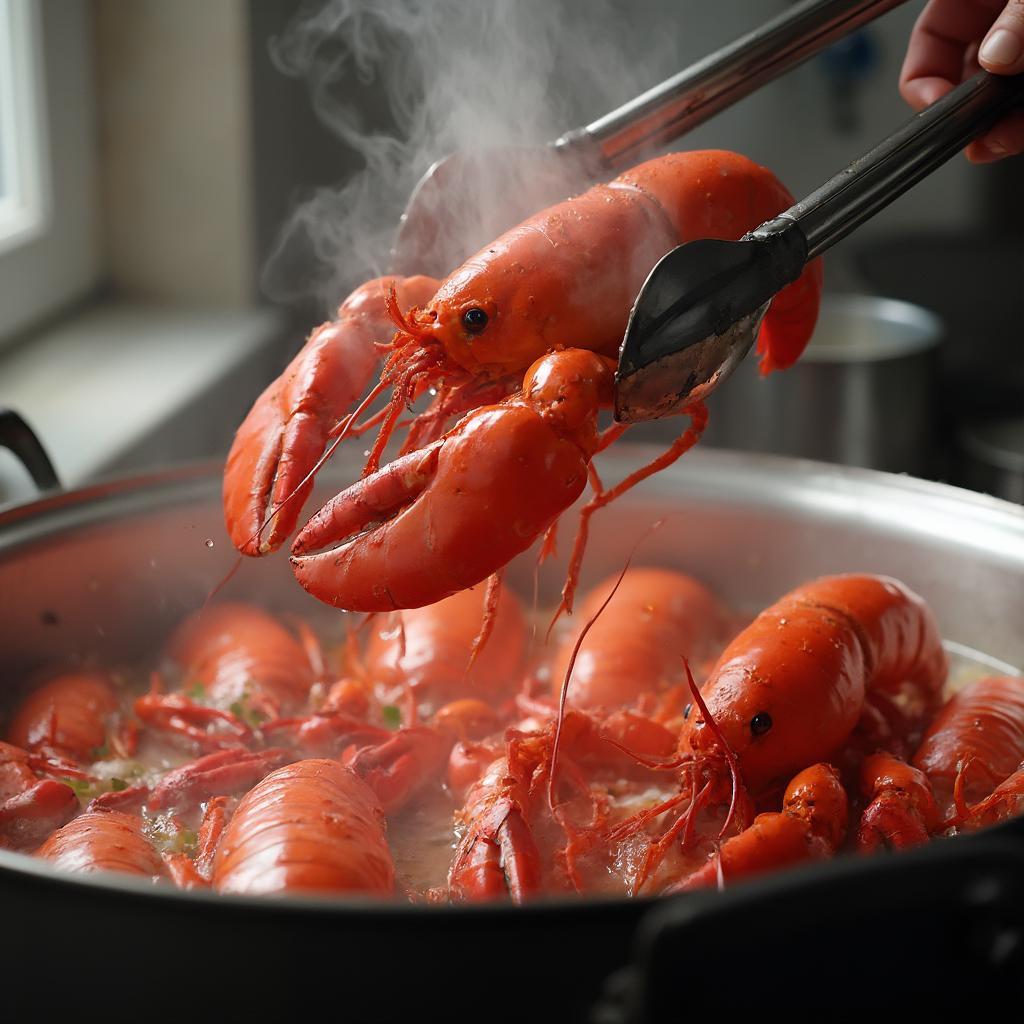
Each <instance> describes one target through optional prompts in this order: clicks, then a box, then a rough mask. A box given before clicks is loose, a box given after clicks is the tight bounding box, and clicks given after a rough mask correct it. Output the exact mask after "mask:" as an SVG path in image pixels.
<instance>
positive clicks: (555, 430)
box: [224, 150, 821, 611]
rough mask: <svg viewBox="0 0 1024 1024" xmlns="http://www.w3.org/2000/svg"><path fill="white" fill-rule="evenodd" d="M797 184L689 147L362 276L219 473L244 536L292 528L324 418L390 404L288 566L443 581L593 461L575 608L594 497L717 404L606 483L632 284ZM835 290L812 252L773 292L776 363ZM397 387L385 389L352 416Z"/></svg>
mask: <svg viewBox="0 0 1024 1024" xmlns="http://www.w3.org/2000/svg"><path fill="white" fill-rule="evenodd" d="M791 202H792V197H791V196H790V194H789V193H788V192H787V191H786V189H785V188H784V187H783V186H782V185H781V184H780V183H779V182H778V180H777V179H776V178H775V177H774V175H772V174H771V173H770V172H769V171H767V170H765V169H764V168H762V167H759V166H757V165H756V164H754V163H752V162H751V161H749V160H747V159H746V158H745V157H742V156H739V155H737V154H734V153H729V152H724V151H714V150H712V151H706V152H693V153H675V154H670V155H667V156H663V157H659V158H657V159H655V160H650V161H648V162H647V163H644V164H641V165H640V166H638V167H635V168H633V169H632V170H630V171H627V172H626V173H624V174H622V175H620V176H619V177H618V178H616V179H615V180H614V181H612V182H610V183H608V184H606V185H597V186H595V187H594V188H592V189H590V190H589V191H588V192H585V193H584V194H583V195H580V196H578V197H576V198H575V199H570V200H567V201H566V202H563V203H560V204H557V205H555V206H552V207H550V208H548V209H546V210H543V211H541V212H540V213H538V214H536V215H535V216H533V217H531V218H530V219H529V220H527V221H525V222H524V223H523V224H521V225H519V226H518V227H516V228H513V229H512V230H510V231H508V232H506V233H505V234H504V235H502V236H501V237H500V238H498V239H497V240H496V241H494V242H492V243H491V244H490V245H488V246H486V247H485V248H484V249H482V250H481V251H480V252H478V253H477V254H476V255H475V256H473V257H472V258H470V259H469V260H467V261H466V263H464V264H463V265H462V266H461V267H459V268H457V269H455V270H454V271H453V272H452V273H451V274H450V275H449V276H448V277H447V278H446V279H445V280H443V281H441V282H434V281H431V280H430V279H428V278H422V277H420V278H409V279H396V278H386V279H380V280H377V281H372V282H369V283H367V284H365V285H363V286H362V287H361V288H359V289H357V290H356V292H355V293H353V295H352V296H350V297H349V298H348V299H347V300H346V301H345V303H344V304H343V305H342V306H341V308H340V310H339V319H338V320H337V321H336V322H335V323H333V324H330V325H325V326H324V327H322V328H320V329H319V330H318V331H317V332H316V333H314V335H313V336H312V337H311V338H310V340H309V342H308V343H307V346H306V348H305V349H303V351H302V352H300V353H299V355H298V356H297V357H296V359H295V360H294V361H293V363H292V364H291V366H290V367H289V368H288V369H287V370H286V371H285V374H284V375H283V376H282V378H281V379H279V380H278V381H276V382H275V383H274V384H272V385H271V386H270V388H268V389H267V391H266V392H265V393H264V394H263V396H262V397H261V398H260V399H259V400H258V401H257V403H256V405H255V407H254V408H253V410H252V412H250V414H249V416H248V418H247V419H246V421H245V422H244V423H243V424H242V427H241V428H240V430H239V432H238V435H237V437H236V439H235V444H234V446H233V448H232V451H231V454H230V456H229V458H228V464H227V468H226V472H225V486H224V499H225V513H226V520H227V526H228V530H229V532H230V534H231V537H232V539H233V541H234V543H235V545H236V546H237V547H238V548H239V550H240V551H242V552H243V553H244V554H249V555H260V554H266V553H267V552H269V551H271V550H274V549H275V548H277V547H278V546H280V545H281V544H282V543H283V542H284V540H285V538H286V537H287V536H288V535H289V533H290V532H291V530H292V529H293V528H294V526H295V525H296V524H297V522H298V517H299V513H300V509H301V503H302V502H303V501H304V500H305V498H306V497H307V496H308V493H309V489H310V486H311V480H312V476H313V474H314V472H315V470H316V469H317V468H318V466H319V462H320V460H321V455H322V452H323V449H324V446H325V445H326V444H327V442H328V441H329V440H330V438H331V437H334V438H335V439H336V440H340V439H341V438H342V437H344V436H345V435H347V434H358V433H361V432H362V431H363V430H364V429H366V428H367V427H368V426H370V425H373V424H377V423H379V425H380V429H379V432H378V434H377V437H376V440H375V442H374V443H373V445H372V446H371V448H370V451H369V457H368V461H367V464H366V467H365V471H364V475H363V478H362V479H361V480H360V481H358V482H357V483H355V484H353V485H352V486H350V487H349V488H347V489H346V490H344V491H342V492H341V493H340V494H339V495H338V496H337V497H335V498H334V499H333V500H331V501H330V502H329V503H328V504H327V505H326V506H324V507H323V508H322V509H321V510H320V512H319V513H317V515H316V516H315V517H314V518H313V520H312V521H311V522H310V523H309V524H308V525H307V526H306V527H305V528H304V529H302V530H301V531H300V532H299V534H298V536H297V538H296V540H295V542H294V545H293V547H292V562H293V567H294V571H295V575H296V577H297V578H298V580H299V582H300V583H301V584H302V585H303V586H304V587H305V588H306V589H307V590H309V591H310V593H312V594H313V595H314V596H316V597H318V598H319V599H321V600H323V601H325V602H327V603H330V604H333V605H335V606H338V607H341V608H346V609H349V610H355V611H390V610H392V609H395V608H410V607H419V606H422V605H427V604H432V603H434V602H437V601H440V600H441V599H443V598H445V597H447V596H448V595H450V594H452V593H455V592H457V591H459V590H463V589H465V588H468V587H472V586H474V585H475V584H477V583H480V582H482V581H483V580H485V579H487V578H488V577H492V576H493V575H494V574H495V573H497V572H499V571H500V570H501V569H502V568H503V567H504V565H505V564H506V563H507V562H508V561H509V560H510V559H512V558H513V557H515V556H516V555H518V554H520V553H521V552H523V551H525V550H526V549H527V548H529V547H530V546H531V545H532V544H533V543H534V542H535V541H536V540H537V539H538V538H539V537H541V536H542V535H544V534H545V533H546V532H547V531H549V530H550V529H551V528H552V527H553V524H555V522H556V521H557V519H558V517H559V516H560V515H561V514H562V513H563V512H565V511H566V510H567V509H568V508H569V507H570V506H571V505H572V504H573V503H574V502H575V501H576V500H577V498H579V496H580V495H581V494H582V492H583V490H584V488H585V487H586V485H587V483H588V481H589V483H590V484H591V486H592V487H593V489H594V492H595V494H594V496H593V498H592V499H591V500H590V502H589V503H588V504H587V505H586V506H585V507H584V509H583V511H582V513H581V515H582V518H581V524H580V530H579V533H578V536H577V542H576V547H575V549H574V552H573V557H572V559H571V562H570V569H569V574H568V578H567V580H566V584H565V588H564V591H563V607H564V608H565V609H566V610H569V611H571V608H572V601H573V593H574V589H575V584H576V579H577V576H578V572H579V567H580V563H581V560H582V556H583V551H584V546H585V543H586V536H587V523H588V521H589V517H590V516H591V515H592V514H593V513H594V512H595V511H596V510H597V509H599V508H601V507H602V506H604V505H606V504H607V503H608V502H609V501H611V500H613V499H614V498H615V497H617V496H618V495H620V494H621V493H623V492H624V491H625V490H627V489H629V488H630V487H632V486H634V485H635V484H637V483H639V482H640V481H641V480H643V479H645V478H646V477H647V476H649V475H651V474H652V473H655V472H657V471H658V470H659V469H662V468H664V467H665V466H667V465H669V464H671V463H672V462H674V461H675V460H676V459H677V458H679V456H680V455H682V454H683V453H684V452H685V451H686V450H687V449H688V448H689V447H691V446H692V444H693V443H695V442H696V440H697V439H698V438H699V436H700V432H701V430H702V429H703V426H704V423H705V421H706V413H705V411H704V408H703V406H701V405H699V404H694V405H692V406H690V407H688V408H687V410H686V411H687V413H688V414H689V417H690V425H689V427H688V428H687V429H686V430H685V431H684V432H683V433H682V434H681V436H680V437H679V438H678V439H677V440H676V441H675V442H673V444H672V445H671V446H670V447H669V448H668V450H667V451H665V452H664V453H663V454H662V455H661V456H659V457H658V458H656V459H655V460H654V461H652V462H651V463H649V464H648V465H646V466H643V467H641V468H640V469H638V470H636V471H635V472H634V473H632V474H631V475H629V476H628V477H627V478H626V479H625V480H623V481H622V482H621V483H619V484H618V485H617V486H615V487H613V488H611V489H608V490H605V489H604V488H603V485H602V484H601V481H600V479H599V477H598V476H597V474H596V472H595V471H594V469H593V467H592V464H591V463H592V460H593V458H594V456H595V455H596V454H597V453H599V452H600V451H601V450H603V449H604V448H606V447H607V446H608V445H609V444H611V443H612V442H613V441H614V440H615V439H616V438H618V437H619V436H620V435H621V434H622V432H623V431H624V429H625V428H624V427H622V426H619V425H615V426H612V427H610V428H608V429H607V430H604V431H601V430H599V429H598V412H599V410H601V409H603V408H606V407H608V406H609V405H610V404H611V400H612V386H613V375H614V370H615V356H616V353H617V350H618V346H619V343H620V342H621V339H622V335H623V332H624V329H625V326H626V321H627V318H628V315H629V311H630V307H631V305H632V303H633V300H634V297H635V296H636V294H637V292H638V290H639V288H640V286H641V284H642V283H643V281H644V279H645V278H646V276H647V274H648V273H649V272H650V270H651V269H652V268H653V266H654V265H655V263H657V261H658V260H659V259H660V258H661V257H662V256H664V255H665V254H666V253H667V252H668V251H669V250H671V249H672V248H674V247H675V246H676V245H678V244H680V243H681V242H684V241H689V240H693V239H699V238H724V239H735V238H739V237H740V236H741V235H743V234H744V233H745V232H747V231H749V230H751V229H752V228H754V227H756V226H757V225H759V224H761V223H762V222H763V221H765V220H768V219H769V218H771V217H773V216H775V215H776V214H777V213H778V212H779V211H780V210H782V209H784V208H786V207H787V206H789V205H790V203H791ZM820 291H821V268H820V265H819V263H818V262H817V261H815V262H813V263H811V264H809V266H808V267H807V268H806V270H805V271H804V273H803V274H802V276H801V277H800V278H799V279H798V280H797V281H795V282H794V283H793V284H791V285H789V286H788V287H787V288H785V289H784V290H783V291H782V292H780V293H779V295H777V296H776V298H775V300H774V301H773V303H772V306H771V307H770V309H769V312H768V315H767V317H766V319H765V321H764V325H763V327H762V329H761V334H760V338H759V341H758V349H759V351H760V353H761V358H762V362H761V366H762V370H763V371H764V372H767V371H769V370H772V369H776V368H780V367H786V366H789V365H790V364H792V363H793V362H794V361H795V360H796V359H797V357H798V356H799V355H800V353H801V352H802V350H803V348H804V346H805V345H806V343H807V341H808V340H809V338H810V335H811V332H812V330H813V328H814V323H815V320H816V317H817V311H818V302H819V296H820ZM395 327H397V332H394V328H395ZM392 333H393V337H392V338H391V340H390V342H388V335H389V334H392ZM378 350H385V351H387V352H388V353H389V354H388V356H387V359H386V361H385V362H384V364H383V368H382V370H381V374H380V381H379V383H378V384H377V385H376V387H374V388H373V389H372V390H371V392H370V395H369V396H368V398H367V399H365V400H364V401H363V402H362V403H361V404H360V405H359V406H358V407H357V408H356V409H355V411H354V412H353V411H350V406H351V404H352V403H353V402H354V401H355V399H356V397H357V396H358V394H359V393H361V391H362V389H363V388H364V386H365V385H366V384H368V383H369V377H370V374H371V373H372V367H373V365H374V359H373V355H374V353H375V352H376V351H378ZM388 389H390V390H391V400H390V402H389V403H388V404H387V406H386V407H385V408H384V409H383V410H381V411H380V412H379V413H377V414H374V415H373V416H370V417H369V418H368V419H367V420H366V421H365V422H364V423H362V424H357V423H356V420H357V416H358V415H360V414H361V412H362V410H363V409H364V408H366V407H367V406H368V404H369V401H370V400H371V399H372V398H376V397H377V396H379V395H380V394H382V393H384V392H385V391H386V390H388ZM427 389H431V390H432V393H433V394H434V398H433V400H432V401H431V402H430V404H429V406H428V407H427V408H426V409H425V410H424V411H423V412H421V413H419V414H418V415H416V416H414V418H413V419H412V422H411V425H410V426H409V430H408V435H407V437H406V439H405V442H404V444H403V446H402V448H401V450H400V452H399V455H398V457H397V458H396V459H395V460H394V461H392V462H391V463H389V464H387V465H384V466H383V467H382V466H381V457H382V453H383V451H384V448H385V446H386V444H387V442H388V440H389V438H390V437H391V435H392V433H393V432H394V430H395V428H396V425H397V423H398V419H399V416H400V414H401V412H402V410H403V409H404V408H405V407H406V406H408V405H410V404H411V403H412V402H413V401H414V400H416V399H417V398H418V397H419V396H421V395H422V394H423V393H424V392H425V391H426V390H427ZM456 417H461V419H458V421H457V422H455V425H454V426H452V427H450V428H449V423H450V422H451V421H452V420H453V419H455V418H456Z"/></svg>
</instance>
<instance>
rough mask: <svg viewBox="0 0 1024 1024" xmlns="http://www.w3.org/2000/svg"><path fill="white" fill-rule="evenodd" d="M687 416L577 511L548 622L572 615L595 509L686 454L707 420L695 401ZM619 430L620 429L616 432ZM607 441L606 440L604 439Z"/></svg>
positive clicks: (613, 430)
mask: <svg viewBox="0 0 1024 1024" xmlns="http://www.w3.org/2000/svg"><path fill="white" fill-rule="evenodd" d="M685 412H686V413H687V415H689V417H690V425H689V426H688V427H687V428H686V430H684V431H683V433H682V434H681V435H680V436H679V437H677V438H676V439H675V441H673V442H672V444H671V445H669V447H668V448H667V449H666V450H665V451H664V452H662V453H661V455H659V456H658V457H657V458H655V459H652V460H651V461H650V462H649V463H648V464H647V465H646V466H641V467H640V469H637V470H635V471H634V472H632V473H630V474H629V476H627V477H626V478H625V480H622V481H621V482H620V483H618V484H616V485H615V486H614V487H612V488H610V489H609V490H604V489H601V490H598V492H597V493H596V494H595V495H594V497H593V498H591V499H590V501H588V502H587V504H586V505H584V506H583V508H582V509H581V510H580V522H579V528H578V530H577V532H576V541H575V543H574V545H573V549H572V557H571V558H570V560H569V570H568V572H567V574H566V579H565V585H564V586H563V587H562V601H561V604H559V606H558V608H557V609H556V610H555V614H554V616H553V618H552V624H554V622H556V621H557V620H558V618H559V616H560V615H561V614H562V612H568V613H569V614H572V604H573V598H574V597H575V594H576V586H577V584H578V583H579V578H580V567H581V566H582V564H583V555H584V552H585V551H586V547H587V539H588V537H589V534H590V518H591V516H593V514H594V513H595V512H597V511H598V509H602V508H604V507H605V506H606V505H610V504H611V503H612V502H613V501H614V500H615V499H616V498H618V497H621V496H622V495H623V494H625V493H626V491H628V490H631V489H632V488H633V487H635V486H636V485H637V484H638V483H641V482H642V481H644V480H646V479H647V478H648V477H649V476H653V475H654V474H655V473H658V472H660V471H661V470H663V469H665V467H666V466H671V465H672V463H673V462H675V461H676V460H677V459H679V458H680V457H682V456H683V455H685V454H686V452H688V451H689V450H690V449H691V448H692V447H693V446H694V445H695V444H696V443H697V442H698V441H699V440H700V436H701V434H702V433H703V432H704V428H705V427H706V426H707V422H708V412H707V409H706V408H705V407H704V404H703V403H701V402H697V403H695V404H694V405H692V406H689V407H687V409H686V410H685ZM615 431H616V426H614V425H613V426H612V427H610V428H609V430H608V431H606V432H605V435H606V436H607V435H611V439H612V440H614V438H615V437H617V436H619V434H618V433H615ZM620 433H621V432H620ZM606 443H610V441H608V442H606Z"/></svg>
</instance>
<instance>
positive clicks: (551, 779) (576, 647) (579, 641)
mask: <svg viewBox="0 0 1024 1024" xmlns="http://www.w3.org/2000/svg"><path fill="white" fill-rule="evenodd" d="M648 532H650V531H648ZM646 536H647V534H646V533H645V534H644V536H643V537H641V538H640V540H643V539H644V538H646ZM639 543H640V541H637V544H639ZM637 544H634V545H633V550H632V551H630V553H629V557H628V558H627V559H626V564H625V565H624V566H623V567H622V572H620V573H619V578H618V579H617V580H616V581H615V586H614V587H612V589H611V592H610V593H609V594H608V596H607V597H606V598H605V599H604V600H603V601H602V602H601V607H600V608H598V609H597V611H596V612H595V613H594V614H593V615H592V616H591V617H590V620H589V621H588V622H587V623H586V625H585V626H584V627H583V628H582V629H581V630H580V635H579V636H578V637H576V643H575V644H573V648H572V654H571V655H570V656H569V664H568V665H566V667H565V675H563V676H562V688H561V690H560V691H559V694H558V719H557V722H556V725H555V742H554V744H553V746H552V748H551V770H550V771H549V772H548V807H550V808H551V812H552V813H555V777H556V775H557V772H558V748H559V745H560V743H561V741H562V724H563V723H564V722H565V703H566V699H567V698H568V696H569V680H570V678H571V677H572V670H573V669H574V668H575V667H576V657H577V655H578V654H579V653H580V648H581V647H582V646H583V641H584V640H586V638H587V634H588V633H589V632H590V630H591V628H592V627H593V625H594V623H595V622H597V620H598V619H599V618H600V617H601V614H602V613H603V612H604V610H605V608H607V607H608V603H609V602H610V601H611V599H612V598H613V597H614V596H615V592H616V591H617V590H618V589H619V585H620V584H621V583H622V581H623V579H624V578H625V576H626V572H627V571H628V569H629V563H630V562H631V561H632V560H633V555H634V554H635V553H636V549H637Z"/></svg>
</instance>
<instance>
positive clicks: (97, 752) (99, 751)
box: [91, 743, 110, 761]
mask: <svg viewBox="0 0 1024 1024" xmlns="http://www.w3.org/2000/svg"><path fill="white" fill-rule="evenodd" d="M91 756H92V759H93V760H94V761H102V760H103V759H104V758H107V757H110V744H109V743H104V744H103V746H102V747H96V748H95V749H94V750H93V752H92V755H91Z"/></svg>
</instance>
